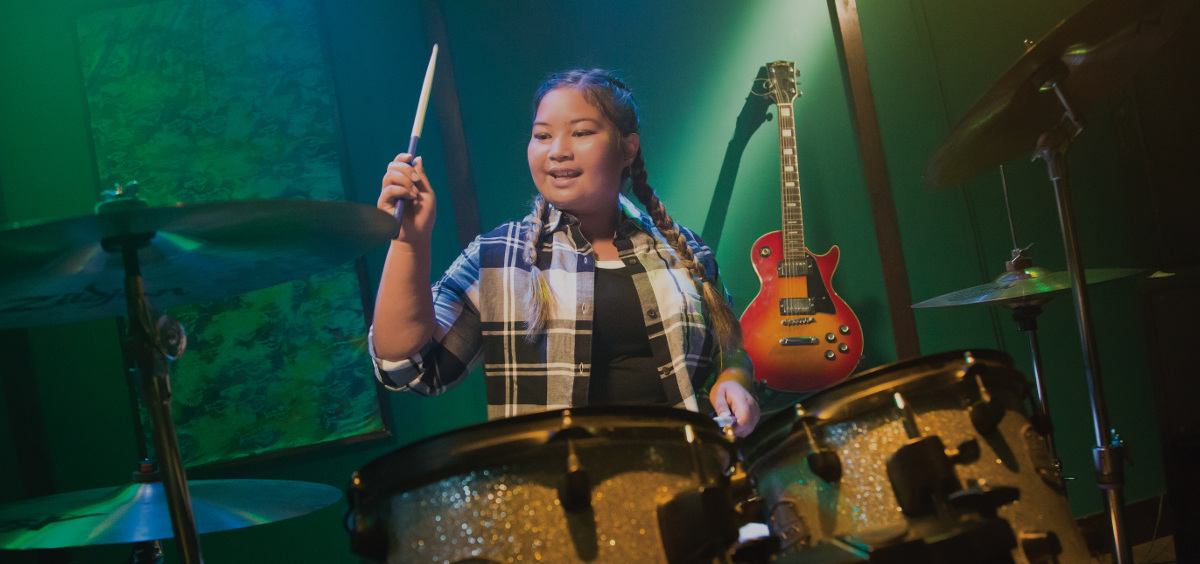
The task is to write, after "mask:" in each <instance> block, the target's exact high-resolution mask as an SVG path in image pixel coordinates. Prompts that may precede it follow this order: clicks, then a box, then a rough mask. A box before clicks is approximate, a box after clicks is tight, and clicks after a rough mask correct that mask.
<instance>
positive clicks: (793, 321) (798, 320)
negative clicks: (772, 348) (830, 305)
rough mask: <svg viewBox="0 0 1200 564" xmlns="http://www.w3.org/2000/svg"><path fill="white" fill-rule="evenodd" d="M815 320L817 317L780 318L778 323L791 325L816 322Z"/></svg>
mask: <svg viewBox="0 0 1200 564" xmlns="http://www.w3.org/2000/svg"><path fill="white" fill-rule="evenodd" d="M816 322H817V319H816V318H815V317H793V318H791V319H784V320H781V321H780V322H779V323H780V324H782V325H784V326H788V327H790V326H792V325H808V324H809V323H816Z"/></svg>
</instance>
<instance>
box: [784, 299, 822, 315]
mask: <svg viewBox="0 0 1200 564" xmlns="http://www.w3.org/2000/svg"><path fill="white" fill-rule="evenodd" d="M816 312H817V310H816V308H815V307H813V301H812V299H810V298H780V299H779V315H784V316H788V315H812V314H814V313H816Z"/></svg>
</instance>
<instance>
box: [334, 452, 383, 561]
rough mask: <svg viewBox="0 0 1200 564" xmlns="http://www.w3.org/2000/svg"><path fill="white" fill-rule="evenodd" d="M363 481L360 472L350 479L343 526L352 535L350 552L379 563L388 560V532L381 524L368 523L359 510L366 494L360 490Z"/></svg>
mask: <svg viewBox="0 0 1200 564" xmlns="http://www.w3.org/2000/svg"><path fill="white" fill-rule="evenodd" d="M359 485H361V479H360V477H359V475H358V472H355V473H354V476H353V477H352V478H351V479H350V487H349V488H347V489H346V501H348V502H349V504H348V506H347V507H346V513H345V515H343V516H342V526H344V527H345V528H346V532H348V533H350V552H351V553H353V554H357V555H359V556H362V557H363V558H369V559H372V560H377V561H380V562H382V561H384V560H386V559H387V552H388V548H387V547H388V532H387V531H386V530H384V528H383V527H381V526H380V525H379V523H375V522H368V520H367V517H366V516H365V515H363V514H362V513H361V512H359V511H358V510H357V508H360V507H362V503H363V497H365V494H364V493H363V492H362V491H361V490H360V489H359V488H358V486H359Z"/></svg>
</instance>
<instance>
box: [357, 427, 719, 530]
mask: <svg viewBox="0 0 1200 564" xmlns="http://www.w3.org/2000/svg"><path fill="white" fill-rule="evenodd" d="M568 414H569V416H570V418H571V425H570V426H569V427H568V428H567V429H580V428H582V429H587V430H589V431H592V432H595V431H601V432H599V433H596V434H595V435H594V436H596V437H605V436H612V435H613V433H608V432H604V431H612V430H614V429H622V430H633V429H643V430H645V429H655V430H657V432H656V433H654V434H652V435H651V436H652V437H662V438H666V437H667V436H668V434H669V433H671V432H681V431H682V430H683V429H684V427H686V426H689V425H690V426H691V427H692V430H693V433H694V435H695V436H696V437H697V439H698V440H697V443H698V444H700V445H701V447H702V448H714V446H715V447H717V448H721V449H723V450H724V451H725V452H726V455H727V457H726V459H725V462H724V464H726V465H728V464H731V463H732V461H733V459H734V457H735V456H736V446H735V444H734V442H733V440H732V439H730V438H728V437H726V436H725V434H724V433H723V432H722V431H721V429H720V427H718V426H717V424H716V422H715V421H713V419H711V418H710V417H707V416H705V415H702V414H700V413H697V412H694V411H689V410H685V409H678V408H673V407H663V406H636V405H629V406H626V405H617V406H588V407H575V408H568V409H556V410H550V411H542V412H536V413H529V414H523V415H518V416H514V417H507V418H503V419H495V420H491V421H484V422H480V423H475V424H472V425H468V426H465V427H460V428H457V429H451V430H449V431H444V432H442V433H438V434H436V435H432V436H429V437H425V438H422V439H419V440H417V441H415V442H413V443H410V444H408V445H404V446H401V447H399V448H397V449H394V450H392V451H390V452H388V453H386V454H383V455H381V456H379V457H376V458H375V459H373V460H371V461H370V462H368V463H367V464H366V465H364V466H362V467H361V468H360V469H359V470H357V471H356V472H354V475H353V476H352V478H351V481H350V486H349V488H348V490H347V498H348V500H349V501H350V505H351V507H352V509H353V508H354V507H355V506H357V507H358V508H359V509H366V508H368V507H370V506H373V505H374V504H375V503H378V502H379V501H382V500H385V499H388V498H390V496H391V495H393V494H395V493H398V492H405V491H410V490H413V489H416V488H419V487H422V486H425V485H428V484H431V483H434V482H436V481H438V480H441V479H445V478H447V477H451V476H456V475H460V474H462V473H464V472H467V471H473V470H485V469H487V468H490V467H494V466H497V465H502V464H505V463H511V462H512V461H513V460H514V459H520V457H521V456H522V455H523V454H527V453H529V452H530V451H533V450H534V449H535V448H537V447H542V446H543V445H545V444H546V442H547V441H549V440H550V439H551V438H552V437H553V436H554V435H555V434H556V433H558V432H561V431H563V427H562V422H563V419H564V417H565V416H567V415H568ZM660 433H661V434H660ZM615 434H619V432H617V433H615ZM585 436H586V435H585ZM680 439H681V441H682V440H683V437H682V436H680ZM484 454H488V455H492V456H491V457H486V458H485V457H484V456H483V455H484ZM483 460H486V462H483ZM565 462H566V461H565V459H564V466H565Z"/></svg>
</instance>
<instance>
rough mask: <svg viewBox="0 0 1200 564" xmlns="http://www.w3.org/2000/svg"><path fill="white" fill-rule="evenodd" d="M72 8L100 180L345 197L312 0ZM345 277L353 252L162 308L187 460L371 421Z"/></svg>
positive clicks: (373, 409) (156, 196) (150, 187)
mask: <svg viewBox="0 0 1200 564" xmlns="http://www.w3.org/2000/svg"><path fill="white" fill-rule="evenodd" d="M77 24H78V29H77V31H78V36H79V50H80V59H81V62H82V67H83V74H84V80H85V85H86V89H87V102H88V110H89V113H90V118H91V126H92V139H93V142H94V145H95V155H96V160H97V168H98V170H99V174H100V178H101V179H102V180H103V181H105V182H108V183H116V182H120V183H125V182H128V181H131V180H136V181H137V182H138V186H139V190H140V195H141V196H142V197H143V198H145V199H146V200H147V201H148V202H149V204H150V205H151V206H161V205H169V204H173V203H175V202H183V203H193V202H208V201H228V200H247V199H283V198H305V199H314V200H340V199H345V188H344V187H343V185H342V172H341V158H340V154H339V145H338V133H337V122H336V111H335V103H334V94H333V88H332V85H331V78H330V73H329V69H328V68H327V66H326V60H325V57H324V54H323V50H322V46H321V38H320V33H319V30H318V26H317V14H316V9H315V6H314V5H313V4H312V3H311V2H309V1H297V0H167V1H161V2H150V3H145V4H139V5H133V6H128V7H120V8H114V9H108V10H103V11H98V12H94V13H89V14H85V15H82V16H80V17H79V19H78V22H77ZM248 245H249V248H251V249H253V242H249V243H248ZM146 283H147V287H148V288H152V285H153V280H147V281H146ZM195 283H196V284H204V283H205V281H204V280H196V281H195ZM359 288H360V286H359V280H358V275H357V274H356V270H355V268H354V263H352V262H351V263H347V264H346V265H344V266H342V267H340V268H338V269H335V270H330V271H326V272H322V273H318V274H316V275H313V276H310V277H308V278H305V279H302V280H298V281H295V282H292V283H288V284H282V285H279V286H275V287H271V288H267V289H263V290H259V291H255V292H250V293H247V294H243V295H238V296H230V297H228V298H225V299H222V300H218V301H213V302H208V303H202V304H194V305H189V306H184V307H178V308H174V309H172V310H171V311H170V313H172V314H174V315H175V316H176V317H178V318H179V319H180V321H181V322H182V323H183V326H184V328H185V329H186V331H187V333H188V350H187V351H186V352H185V353H184V355H183V356H182V357H181V358H180V359H179V360H178V361H177V362H175V363H174V364H173V365H172V367H171V385H172V391H173V392H174V404H173V407H174V415H175V424H176V428H177V432H178V434H179V441H180V450H181V454H182V456H183V460H184V463H185V464H187V465H189V466H195V465H200V464H208V463H213V462H219V461H227V460H232V459H236V458H241V457H245V456H249V455H255V454H262V453H267V452H273V451H279V450H282V449H289V448H294V447H301V446H308V445H312V444H316V443H322V442H327V441H334V440H338V439H343V438H347V437H353V436H360V435H363V434H367V433H374V432H379V431H383V430H384V424H383V419H382V415H381V411H380V403H379V396H378V394H377V390H376V384H375V380H374V377H373V375H372V372H371V365H370V361H369V359H368V357H367V352H366V322H365V317H364V314H363V306H362V297H361V293H360V292H361V291H360V289H359ZM147 428H148V427H147Z"/></svg>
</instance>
